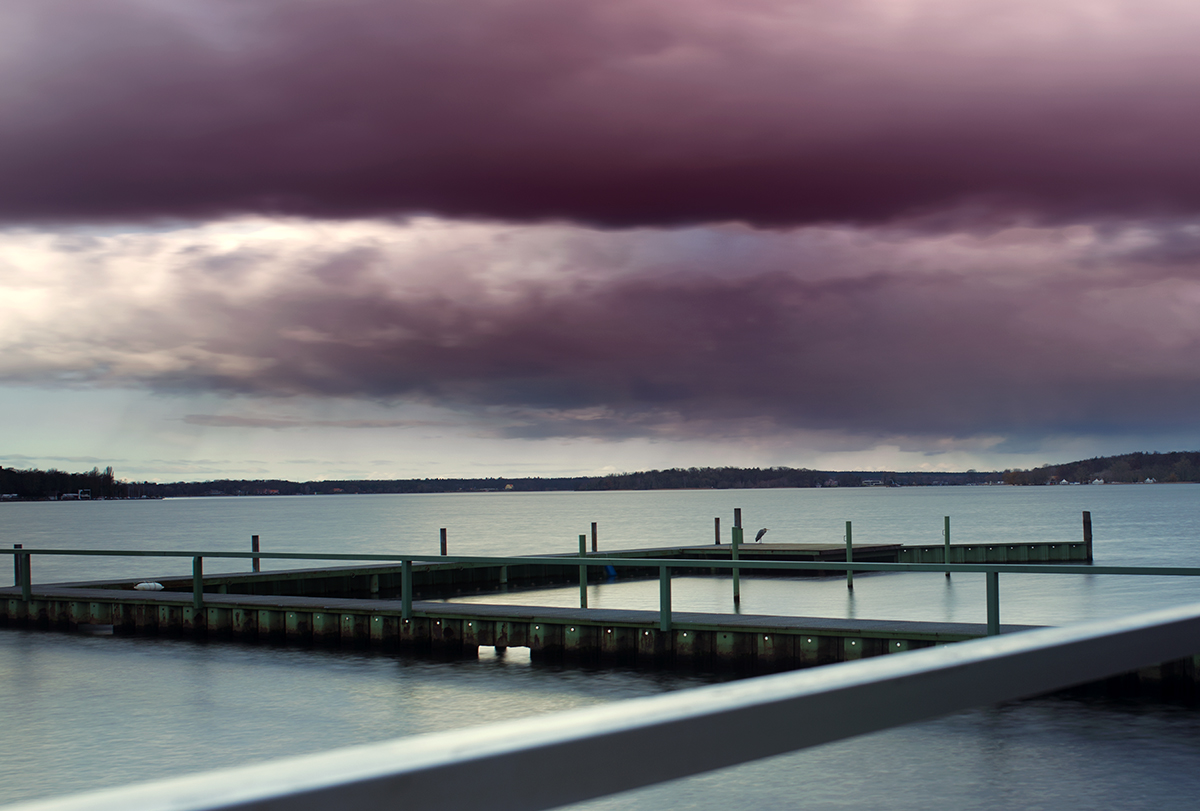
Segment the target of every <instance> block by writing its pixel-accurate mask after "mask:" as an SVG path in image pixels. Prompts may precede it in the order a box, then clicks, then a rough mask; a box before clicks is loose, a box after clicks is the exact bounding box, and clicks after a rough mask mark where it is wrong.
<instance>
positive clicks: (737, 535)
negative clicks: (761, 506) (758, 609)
mask: <svg viewBox="0 0 1200 811" xmlns="http://www.w3.org/2000/svg"><path fill="white" fill-rule="evenodd" d="M729 544H730V547H731V550H730V553H729V559H730V560H734V561H736V560H737V559H738V548H739V547H740V546H741V545H742V508H741V507H738V508H737V509H735V510H734V511H733V528H732V529H730V530H729ZM741 602H742V572H741V570H740V569H738V567H736V566H734V567H733V604H734V605H738V604H740V603H741Z"/></svg>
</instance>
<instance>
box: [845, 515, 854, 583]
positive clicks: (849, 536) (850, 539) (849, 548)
mask: <svg viewBox="0 0 1200 811" xmlns="http://www.w3.org/2000/svg"><path fill="white" fill-rule="evenodd" d="M846 562H847V563H853V562H854V534H853V533H852V532H851V530H850V522H849V521H847V522H846ZM846 588H848V589H852V588H854V570H853V569H846Z"/></svg>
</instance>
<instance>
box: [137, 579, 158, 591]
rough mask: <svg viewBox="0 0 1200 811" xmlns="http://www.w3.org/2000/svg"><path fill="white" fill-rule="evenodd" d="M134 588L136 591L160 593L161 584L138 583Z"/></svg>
mask: <svg viewBox="0 0 1200 811" xmlns="http://www.w3.org/2000/svg"><path fill="white" fill-rule="evenodd" d="M134 588H135V589H136V590H138V591H162V590H163V584H162V583H151V582H150V581H146V582H145V583H138V584H137V585H136V586H134Z"/></svg>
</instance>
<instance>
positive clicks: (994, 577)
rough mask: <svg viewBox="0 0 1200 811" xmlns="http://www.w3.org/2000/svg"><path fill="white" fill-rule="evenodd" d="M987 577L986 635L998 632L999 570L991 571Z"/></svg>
mask: <svg viewBox="0 0 1200 811" xmlns="http://www.w3.org/2000/svg"><path fill="white" fill-rule="evenodd" d="M986 577H987V632H988V636H996V635H997V634H999V633H1000V572H999V571H992V572H988V573H987V574H986Z"/></svg>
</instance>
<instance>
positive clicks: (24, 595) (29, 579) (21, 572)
mask: <svg viewBox="0 0 1200 811" xmlns="http://www.w3.org/2000/svg"><path fill="white" fill-rule="evenodd" d="M17 548H18V549H20V548H22V547H21V545H20V544H17ZM13 557H14V558H19V559H20V562H19V563H18V564H17V566H18V568H17V571H18V576H19V579H20V586H21V599H22V600H23V601H24V602H26V603H28V602H29V601H30V600H32V599H33V572H32V569H33V567H32V566H31V565H30V564H31V563H32V561H33V558H32V556H31V555H30V554H29V553H28V552H21V553H20V554H18V555H13Z"/></svg>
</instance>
